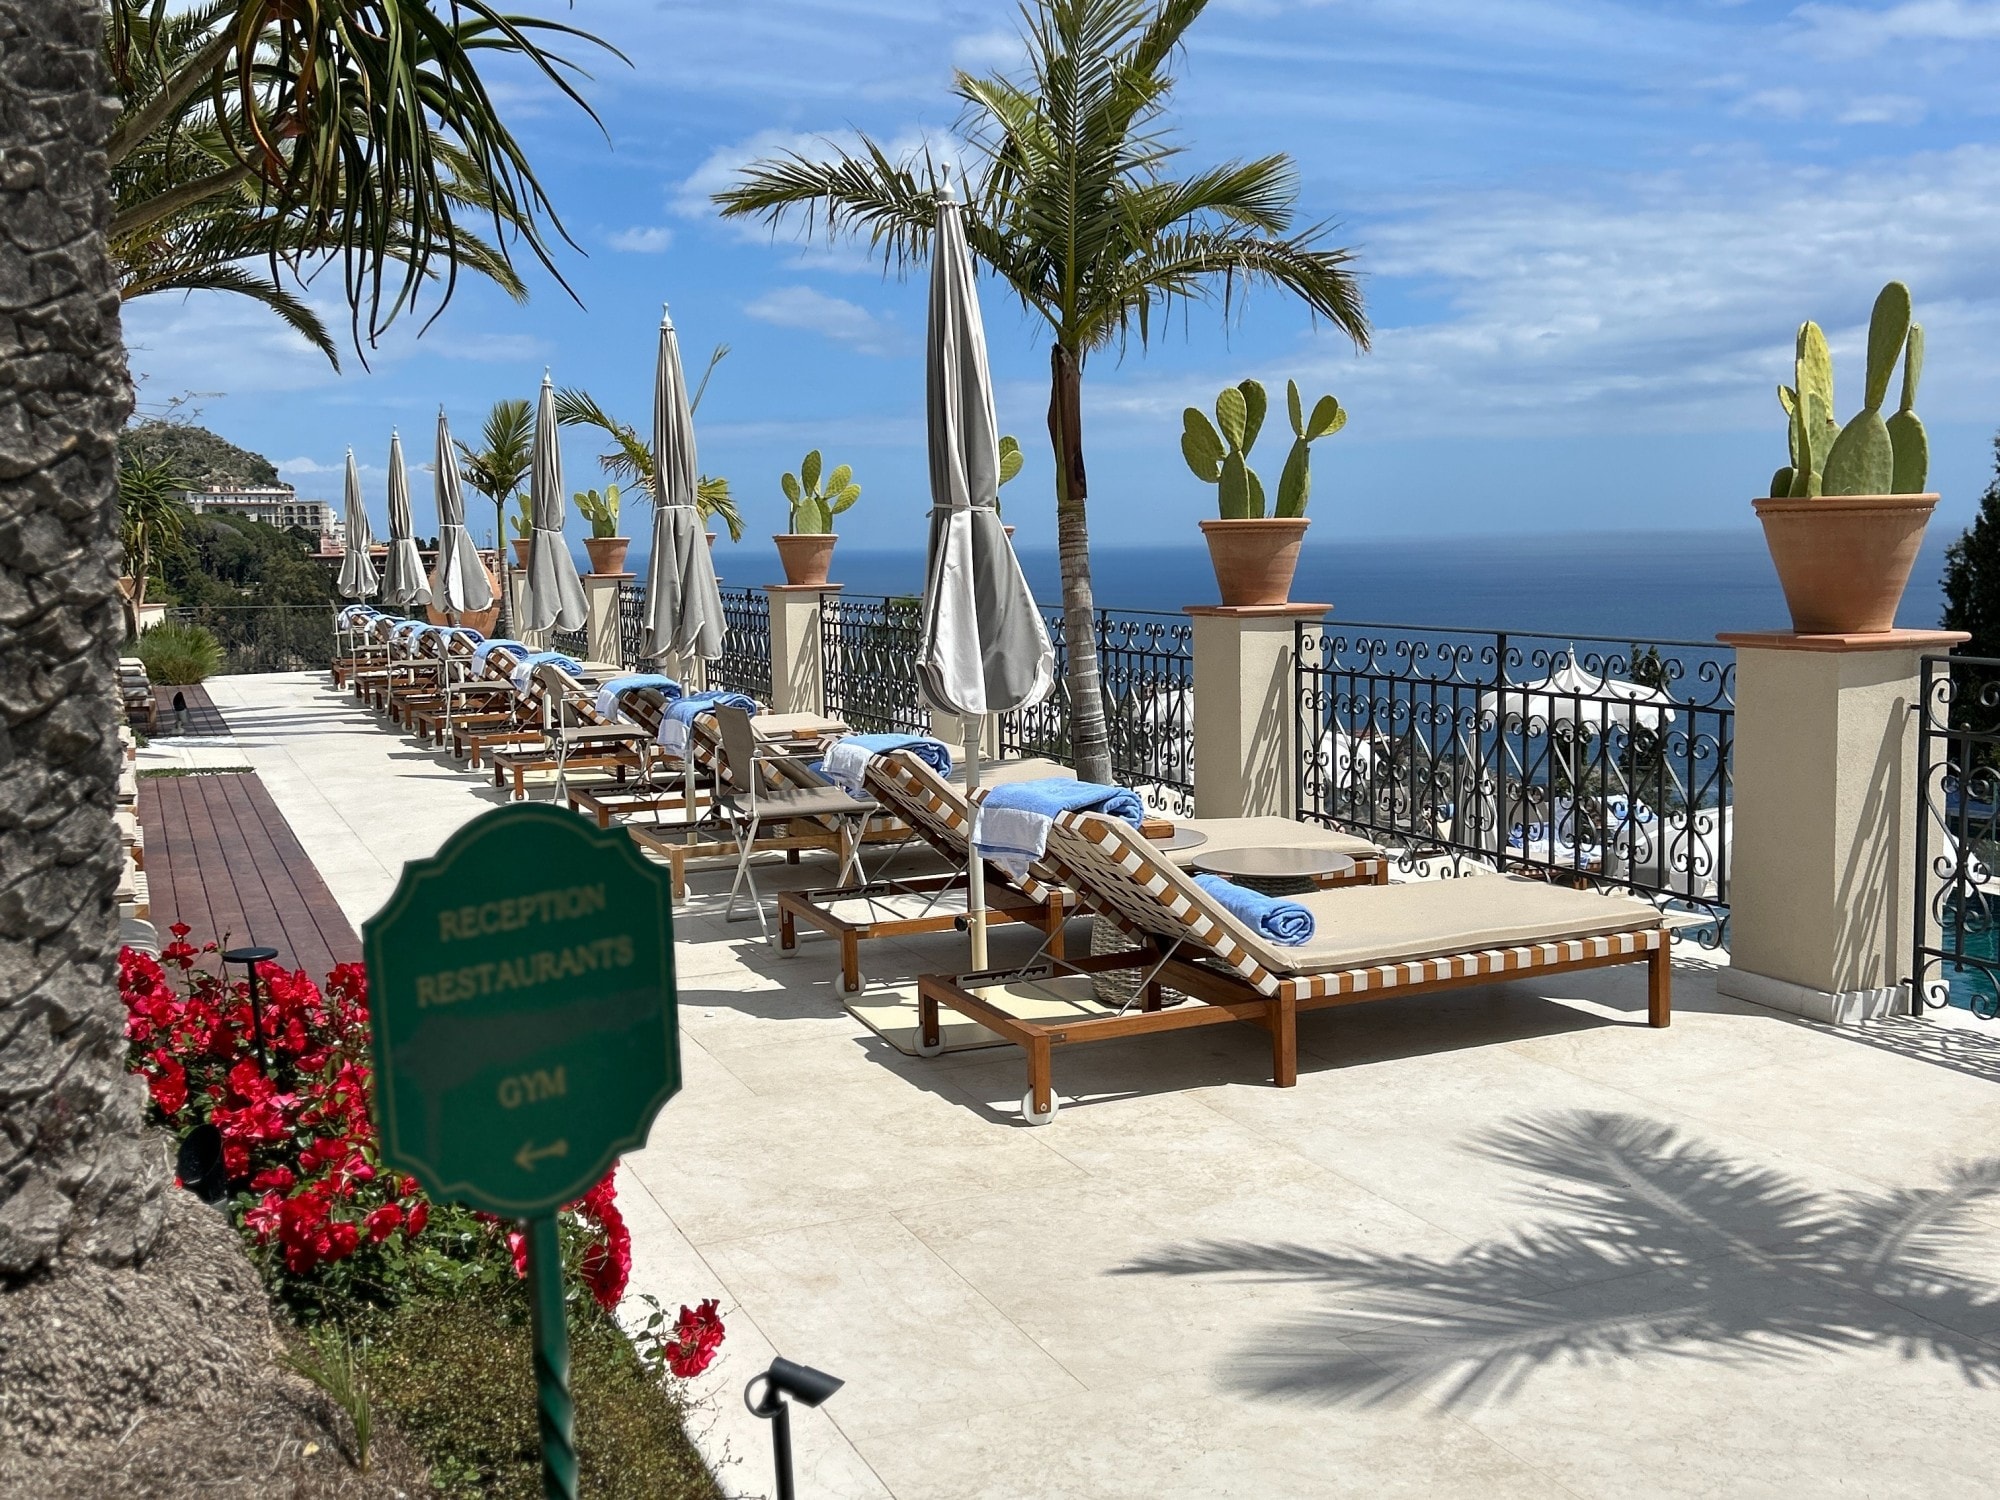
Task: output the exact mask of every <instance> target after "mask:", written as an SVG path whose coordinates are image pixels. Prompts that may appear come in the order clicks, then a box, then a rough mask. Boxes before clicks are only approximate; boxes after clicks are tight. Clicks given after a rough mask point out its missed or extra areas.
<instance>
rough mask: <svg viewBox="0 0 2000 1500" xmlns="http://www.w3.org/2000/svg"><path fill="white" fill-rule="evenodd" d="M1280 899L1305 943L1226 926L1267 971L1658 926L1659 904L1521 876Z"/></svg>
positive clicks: (1312, 969)
mask: <svg viewBox="0 0 2000 1500" xmlns="http://www.w3.org/2000/svg"><path fill="white" fill-rule="evenodd" d="M1287 899H1289V900H1293V901H1296V902H1298V903H1299V905H1301V906H1303V907H1305V908H1306V910H1308V911H1310V912H1311V913H1312V914H1313V922H1314V926H1315V928H1316V930H1315V931H1314V933H1313V937H1312V941H1311V942H1309V943H1304V944H1301V945H1300V946H1298V947H1296V948H1286V947H1282V946H1280V945H1279V944H1277V943H1273V942H1271V941H1269V940H1268V939H1266V938H1264V937H1262V936H1260V935H1258V934H1257V933H1255V932H1253V931H1251V930H1250V929H1249V928H1247V927H1245V926H1243V924H1242V923H1240V922H1239V923H1234V924H1233V925H1234V926H1235V927H1236V928H1237V929H1238V935H1239V937H1240V938H1241V939H1242V941H1243V944H1244V946H1245V947H1246V948H1248V949H1249V950H1250V952H1251V953H1252V955H1253V956H1255V958H1256V960H1257V962H1258V963H1260V964H1262V965H1263V966H1264V967H1265V968H1267V969H1269V970H1271V972H1273V973H1274V974H1311V973H1324V972H1327V971H1330V970H1337V969H1358V968H1362V967H1366V966H1372V965H1375V964H1385V963H1398V962H1402V961H1404V960H1409V959H1418V958H1433V957H1438V956H1441V955H1444V954H1449V953H1478V952H1482V951H1484V950H1485V949H1488V948H1515V947H1520V946H1522V945H1523V944H1527V943H1542V942H1551V941H1555V940H1557V939H1560V938H1576V937H1585V936H1595V935H1597V934H1599V933H1607V932H1630V931H1632V930H1633V929H1635V928H1640V927H1657V926H1659V925H1660V914H1659V912H1658V911H1657V910H1656V909H1655V908H1654V907H1652V906H1650V905H1648V904H1647V903H1646V902H1644V901H1637V900H1634V899H1632V898H1631V897H1629V896H1606V895H1600V894H1599V893H1597V892H1595V891H1579V890H1574V889H1572V888H1570V887H1569V886H1562V885H1551V884H1549V883H1548V882H1546V881H1541V880H1525V879H1522V878H1521V877H1520V876H1518V875H1467V876H1464V877H1461V878H1460V879H1457V880H1418V881H1412V882H1411V883H1410V884H1408V885H1360V886H1349V887H1347V888H1345V889H1341V890H1330V891H1314V892H1312V893H1310V894H1309V895H1304V896H1293V897H1289V898H1287Z"/></svg>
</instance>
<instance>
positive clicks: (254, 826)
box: [139, 772, 361, 983]
mask: <svg viewBox="0 0 2000 1500" xmlns="http://www.w3.org/2000/svg"><path fill="white" fill-rule="evenodd" d="M139 819H140V821H141V822H142V823H143V824H144V825H145V829H146V870H147V873H148V875H149V876H150V877H151V882H152V888H153V890H152V899H153V922H154V924H155V925H156V926H158V927H159V928H160V930H161V932H162V933H163V934H164V933H165V931H166V928H167V926H168V925H169V924H170V923H173V922H185V923H187V924H188V926H189V927H191V928H193V929H194V930H193V932H192V933H191V934H190V935H189V936H190V941H192V942H196V943H201V942H206V941H209V940H210V939H213V940H214V941H216V942H218V943H221V944H222V945H223V946H225V947H230V948H236V947H244V946H247V945H249V944H252V943H261V944H264V945H266V946H268V947H272V948H276V949H277V950H278V961H279V962H280V963H282V964H283V965H284V966H285V967H286V968H288V969H304V970H305V971H306V974H307V975H308V976H309V977H310V978H311V979H312V980H313V981H314V982H315V983H319V982H321V981H323V980H324V979H325V978H326V975H327V971H328V970H330V969H331V968H332V967H333V966H334V965H335V964H337V963H350V962H359V961H360V958H361V940H360V938H359V937H358V936H356V934H355V931H354V929H353V927H352V926H350V925H349V923H348V921H347V918H346V917H345V916H344V915H342V913H341V910H340V907H339V905H338V904H337V903H336V902H335V901H334V899H333V893H332V892H331V891H329V890H328V889H327V887H326V882H325V881H323V880H321V879H320V876H319V871H317V870H315V869H314V868H313V864H312V860H311V859H310V858H309V857H308V856H307V854H306V851H305V848H304V846H303V845H301V844H300V843H299V841H298V837H297V835H295V834H294V833H293V832H292V829H291V825H290V824H288V823H286V821H285V817H284V814H283V813H281V812H279V811H278V808H277V804H276V803H274V802H273V801H272V800H271V794H270V793H269V792H268V791H266V790H265V788H264V784H263V782H261V781H259V780H258V779H257V777H256V775H255V774H254V773H248V772H243V773H233V774H225V775H216V776H148V777H146V778H144V779H143V780H141V781H140V783H139Z"/></svg>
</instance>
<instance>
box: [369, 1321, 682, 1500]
mask: <svg viewBox="0 0 2000 1500" xmlns="http://www.w3.org/2000/svg"><path fill="white" fill-rule="evenodd" d="M366 1327H367V1344H366V1355H365V1358H366V1368H367V1378H368V1385H369V1388H370V1390H371V1391H372V1392H373V1394H374V1397H375V1399H376V1401H377V1402H379V1403H380V1404H381V1405H382V1406H383V1407H385V1408H387V1409H388V1410H389V1411H390V1412H391V1413H393V1415H394V1417H395V1424H396V1428H397V1430H398V1431H399V1432H401V1433H402V1434H403V1436H404V1438H405V1439H406V1440H407V1441H408V1442H409V1443H410V1444H411V1446H413V1447H414V1448H415V1449H416V1450H417V1451H418V1452H419V1453H420V1454H422V1455H423V1457H424V1460H425V1461H426V1462H427V1463H428V1464H429V1465H430V1466H431V1483H432V1485H433V1487H434V1488H435V1490H436V1492H437V1493H438V1494H440V1495H449V1496H461V1495H462V1496H467V1497H472V1496H481V1497H485V1496H495V1497H510V1496H518V1497H520V1500H536V1497H538V1496H539V1495H540V1494H541V1493H542V1489H541V1477H540V1476H541V1468H540V1465H541V1449H540V1447H539V1445H538V1439H537V1430H536V1423H535V1381H534V1373H533V1369H532V1363H531V1354H532V1342H531V1338H530V1334H529V1329H528V1299H527V1295H526V1292H525V1289H524V1288H523V1287H522V1285H521V1284H520V1283H519V1282H507V1283H502V1284H500V1285H497V1286H493V1287H486V1288H479V1289H476V1290H475V1289H470V1288H468V1289H465V1290H462V1291H460V1292H459V1293H458V1294H457V1295H454V1296H451V1297H437V1298H430V1299H426V1300H424V1301H421V1302H413V1303H406V1304H404V1305H403V1306H402V1307H399V1308H396V1309H394V1310H393V1311H384V1312H381V1313H377V1314H375V1315H373V1316H372V1317H370V1318H368V1319H367V1320H366ZM569 1338H570V1391H571V1394H572V1395H573V1396H574V1398H575V1400H576V1446H577V1454H578V1458H579V1463H580V1484H579V1490H580V1491H581V1493H583V1494H585V1495H591V1496H603V1497H607V1500H620V1497H625V1496H631V1497H634V1500H638V1497H641V1496H643V1497H645V1500H719V1497H720V1494H721V1491H720V1490H718V1489H717V1487H716V1484H715V1481H714V1480H713V1479H711V1478H710V1477H709V1474H708V1471H707V1469H706V1468H705V1467H704V1466H703V1465H702V1461H701V1458H700V1456H699V1455H698V1454H697V1453H696V1452H695V1450H694V1447H693V1445H692V1444H691V1443H690V1442H689V1441H688V1439H687V1435H686V1433H685V1431H684V1430H683V1428H682V1422H683V1420H684V1415H685V1414H684V1411H683V1409H682V1407H681V1405H680V1404H679V1403H678V1402H677V1401H676V1400H675V1398H674V1397H673V1395H672V1394H671V1393H670V1391H669V1390H668V1389H667V1388H666V1387H663V1386H662V1385H660V1384H659V1383H658V1382H656V1381H654V1380H652V1379H649V1378H648V1376H647V1374H646V1370H645V1368H644V1366H643V1364H642V1363H641V1362H640V1359H639V1356H638V1354H637V1353H636V1352H635V1351H634V1350H633V1348H632V1345H631V1342H630V1341H629V1340H628V1339H626V1337H625V1335H624V1334H623V1333H622V1332H621V1331H620V1330H619V1328H618V1325H617V1324H616V1323H614V1322H613V1321H612V1320H611V1318H610V1316H609V1315H608V1314H606V1313H604V1312H602V1311H600V1310H599V1309H598V1308H597V1306H596V1304H594V1303H593V1302H592V1301H591V1300H590V1299H589V1298H588V1297H585V1296H572V1297H571V1299H570V1304H569Z"/></svg>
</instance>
